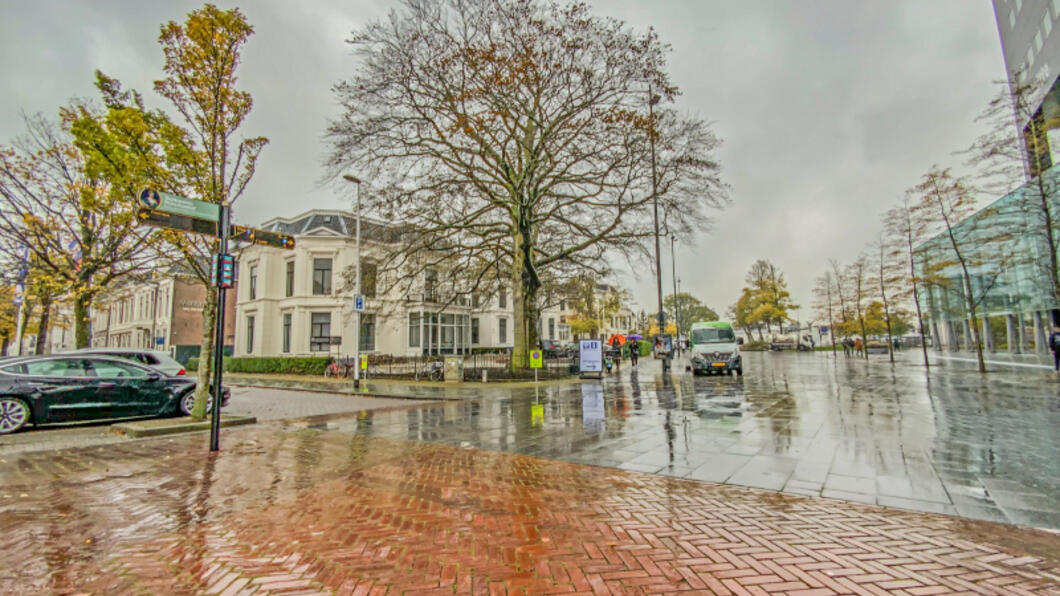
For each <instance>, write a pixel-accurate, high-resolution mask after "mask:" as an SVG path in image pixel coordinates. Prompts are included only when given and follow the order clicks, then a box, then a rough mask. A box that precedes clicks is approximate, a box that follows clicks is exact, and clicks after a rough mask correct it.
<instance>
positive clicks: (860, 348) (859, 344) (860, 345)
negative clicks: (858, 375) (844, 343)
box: [854, 337, 865, 356]
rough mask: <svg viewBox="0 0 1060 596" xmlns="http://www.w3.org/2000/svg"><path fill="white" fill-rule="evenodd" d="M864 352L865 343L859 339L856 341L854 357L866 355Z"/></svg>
mask: <svg viewBox="0 0 1060 596" xmlns="http://www.w3.org/2000/svg"><path fill="white" fill-rule="evenodd" d="M864 352H865V342H863V341H861V338H860V337H859V338H857V339H855V340H854V355H855V356H859V355H864Z"/></svg>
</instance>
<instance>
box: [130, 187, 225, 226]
mask: <svg viewBox="0 0 1060 596" xmlns="http://www.w3.org/2000/svg"><path fill="white" fill-rule="evenodd" d="M140 204H141V205H143V206H144V207H146V208H148V209H150V210H152V211H165V212H166V213H173V214H176V215H184V216H187V217H194V218H195V219H204V220H206V221H212V222H215V223H216V222H217V220H218V219H220V216H221V207H220V205H217V204H215V203H207V202H206V201H197V200H195V199H189V198H187V197H182V196H179V195H174V194H170V193H168V192H160V191H157V190H151V189H150V188H147V189H144V190H143V192H141V193H140Z"/></svg>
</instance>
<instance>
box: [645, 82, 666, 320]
mask: <svg viewBox="0 0 1060 596" xmlns="http://www.w3.org/2000/svg"><path fill="white" fill-rule="evenodd" d="M657 103H659V96H658V95H655V93H654V92H653V91H652V88H651V84H649V85H648V122H649V126H650V128H649V129H648V144H649V145H650V146H651V202H652V210H653V211H654V215H655V217H654V219H655V290H656V293H657V297H658V299H659V312H658V314H657V318H658V321H659V333H662V332H663V329H664V328H665V326H666V315H665V314H664V313H663V299H662V261H661V260H660V258H659V194H658V184H659V182H658V177H657V174H656V168H655V104H657Z"/></svg>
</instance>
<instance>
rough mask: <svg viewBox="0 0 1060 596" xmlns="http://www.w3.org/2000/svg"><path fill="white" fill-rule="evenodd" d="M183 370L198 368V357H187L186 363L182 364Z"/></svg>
mask: <svg viewBox="0 0 1060 596" xmlns="http://www.w3.org/2000/svg"><path fill="white" fill-rule="evenodd" d="M184 370H186V371H188V372H193V371H197V370H199V357H198V356H192V357H191V358H188V364H186V365H185V366H184Z"/></svg>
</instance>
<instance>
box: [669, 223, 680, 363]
mask: <svg viewBox="0 0 1060 596" xmlns="http://www.w3.org/2000/svg"><path fill="white" fill-rule="evenodd" d="M676 242H677V236H676V235H674V234H670V265H671V266H672V269H671V271H670V273H671V275H670V276H671V277H672V278H673V280H674V328H675V329H677V334H676V335H677V337H676V338H674V341H676V342H677V346H678V350H677V351H678V354H680V352H681V350H680V346H681V310H680V306H678V303H677V251H676V250H675V249H674V246H675V243H676Z"/></svg>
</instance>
